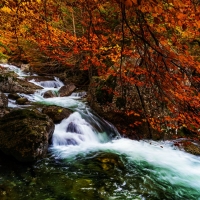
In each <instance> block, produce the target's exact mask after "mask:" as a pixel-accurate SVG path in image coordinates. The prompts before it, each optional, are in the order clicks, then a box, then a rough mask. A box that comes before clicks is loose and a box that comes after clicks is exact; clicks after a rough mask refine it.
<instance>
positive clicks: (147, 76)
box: [0, 0, 200, 138]
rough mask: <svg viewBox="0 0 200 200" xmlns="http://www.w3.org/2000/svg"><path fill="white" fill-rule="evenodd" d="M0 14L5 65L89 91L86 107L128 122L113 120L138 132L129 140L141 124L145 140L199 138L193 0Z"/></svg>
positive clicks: (121, 1) (197, 27) (199, 77)
mask: <svg viewBox="0 0 200 200" xmlns="http://www.w3.org/2000/svg"><path fill="white" fill-rule="evenodd" d="M0 8H1V12H0V23H1V27H0V58H1V59H2V60H4V59H7V60H9V62H10V63H25V64H26V63H29V64H30V66H31V70H33V71H35V72H38V73H41V74H60V76H64V77H67V76H68V77H74V79H79V81H77V85H78V86H79V87H80V86H81V85H90V86H91V87H90V88H91V89H90V90H89V94H88V101H89V102H90V104H91V107H93V108H94V109H95V108H96V110H97V111H98V110H101V109H99V108H103V112H104V113H109V114H110V116H111V117H110V118H111V121H112V118H113V113H114V115H117V116H121V118H123V119H125V120H124V122H123V119H121V118H120V117H119V119H113V121H119V123H120V120H122V121H121V122H122V123H124V124H125V127H129V129H132V130H135V131H132V132H130V133H128V132H127V134H129V136H130V137H131V135H134V134H137V133H136V132H137V131H138V129H137V128H136V127H140V126H143V127H144V126H145V127H146V131H147V132H148V136H146V137H148V138H152V137H154V136H153V134H154V132H156V135H159V134H160V133H162V132H167V131H169V130H177V129H181V128H184V129H186V130H187V131H189V132H190V133H197V135H198V134H199V128H200V127H199V125H200V94H199V88H200V84H199V81H200V63H199V61H200V57H199V53H200V48H199V47H200V2H199V1H198V0H184V1H181V0H148V1H144V0H110V1H106V0H102V1H97V0H79V1H77V0H68V1H66V0H56V1H55V0H17V1H13V0H1V2H0ZM94 88H95V89H94ZM94 102H97V105H98V106H97V105H95V103H94ZM99 112H100V111H99ZM106 115H107V114H106ZM108 116H109V115H108ZM122 116H123V117H122ZM139 130H140V129H139ZM120 131H121V132H124V133H126V131H127V130H126V128H124V127H121V130H120ZM156 137H157V136H156ZM197 137H198V136H197ZM158 138H159V137H158Z"/></svg>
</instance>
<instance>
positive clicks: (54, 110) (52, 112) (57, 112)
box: [42, 106, 72, 123]
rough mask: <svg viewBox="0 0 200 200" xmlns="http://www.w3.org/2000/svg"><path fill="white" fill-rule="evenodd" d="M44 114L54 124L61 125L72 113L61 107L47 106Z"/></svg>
mask: <svg viewBox="0 0 200 200" xmlns="http://www.w3.org/2000/svg"><path fill="white" fill-rule="evenodd" d="M42 113H44V114H46V115H48V116H49V117H50V118H51V119H52V120H53V122H54V123H59V122H60V121H62V120H63V119H64V118H68V117H69V115H70V114H71V113H72V111H71V110H69V109H67V108H63V107H60V106H47V107H45V108H43V110H42Z"/></svg>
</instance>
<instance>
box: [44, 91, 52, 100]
mask: <svg viewBox="0 0 200 200" xmlns="http://www.w3.org/2000/svg"><path fill="white" fill-rule="evenodd" d="M43 97H44V98H52V97H55V93H54V92H52V91H51V90H48V91H46V92H45V93H44V96H43Z"/></svg>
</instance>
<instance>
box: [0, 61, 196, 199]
mask: <svg viewBox="0 0 200 200" xmlns="http://www.w3.org/2000/svg"><path fill="white" fill-rule="evenodd" d="M3 66H4V67H9V68H10V69H11V70H14V71H15V72H16V73H18V75H20V76H22V77H23V76H27V74H24V73H22V72H21V71H20V70H19V69H18V68H16V67H15V66H11V65H3ZM31 82H33V83H35V84H37V85H40V86H42V87H43V89H42V90H39V91H36V92H35V94H33V95H25V94H21V95H22V96H25V97H27V98H28V99H29V100H30V101H33V102H38V103H41V104H46V105H58V106H62V107H65V108H69V109H71V110H73V111H74V112H73V114H71V115H70V116H69V117H68V118H67V119H64V120H63V121H62V122H61V123H59V124H56V125H55V131H54V134H53V140H52V145H51V146H50V147H49V153H48V157H47V158H45V159H43V160H40V161H38V162H37V163H35V164H34V165H33V166H29V165H23V164H20V163H17V164H13V162H12V161H10V160H9V161H8V160H7V161H6V162H5V164H3V165H1V166H0V194H1V193H2V194H3V192H5V195H4V196H3V195H1V196H2V197H4V199H3V200H7V199H8V200H15V199H16V200H19V199H20V200H25V199H26V200H39V199H41V200H75V199H77V200H96V199H99V200H112V199H119V200H126V199H131V200H134V199H135V200H149V199H150V200H154V199H155V200H156V199H158V200H160V199H162V200H164V199H166V200H167V199H169V200H176V199H177V200H180V199H181V200H182V199H183V200H193V199H194V200H198V199H199V200H200V157H198V156H194V155H191V154H188V153H186V152H184V151H181V150H179V149H177V148H176V147H174V146H173V144H172V142H170V141H160V142H155V141H134V140H130V139H127V138H122V137H121V136H120V133H118V131H117V130H116V128H115V127H114V126H113V125H112V124H110V123H109V122H107V121H105V120H103V119H101V118H100V117H99V116H98V115H97V114H95V113H94V112H93V111H92V110H91V109H90V107H89V106H88V105H87V103H86V102H85V101H83V99H82V98H81V97H82V96H83V95H84V93H73V94H72V95H71V96H69V97H54V98H46V99H45V98H43V94H44V92H45V91H47V90H54V91H55V92H57V91H58V89H59V88H60V87H61V86H62V85H63V83H62V82H61V81H60V80H59V79H57V78H55V80H52V81H41V82H36V81H35V80H34V79H32V80H31ZM9 106H10V107H15V106H16V105H15V104H14V103H13V102H10V103H9ZM0 164H1V163H0ZM1 196H0V197H1Z"/></svg>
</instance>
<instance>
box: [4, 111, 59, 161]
mask: <svg viewBox="0 0 200 200" xmlns="http://www.w3.org/2000/svg"><path fill="white" fill-rule="evenodd" d="M54 127H55V125H54V123H53V121H52V120H51V119H50V118H49V117H48V116H47V115H45V114H41V113H40V112H39V111H37V110H28V109H20V110H13V111H12V112H10V113H9V114H6V115H4V116H3V117H2V118H1V119H0V150H1V151H2V152H4V153H5V154H7V155H11V156H13V157H15V158H16V159H17V160H19V161H23V162H33V161H36V160H38V159H40V158H43V157H44V156H45V155H46V153H47V149H48V142H49V140H50V138H51V137H52V134H53V131H54Z"/></svg>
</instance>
